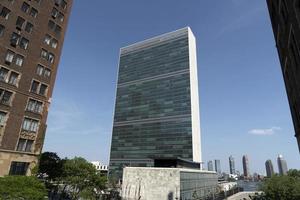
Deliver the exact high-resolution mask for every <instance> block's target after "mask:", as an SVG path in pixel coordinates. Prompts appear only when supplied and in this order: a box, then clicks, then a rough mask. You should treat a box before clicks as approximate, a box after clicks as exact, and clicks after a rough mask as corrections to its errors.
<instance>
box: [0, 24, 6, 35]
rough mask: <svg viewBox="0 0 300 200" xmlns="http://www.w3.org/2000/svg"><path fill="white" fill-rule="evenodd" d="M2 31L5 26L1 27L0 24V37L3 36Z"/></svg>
mask: <svg viewBox="0 0 300 200" xmlns="http://www.w3.org/2000/svg"><path fill="white" fill-rule="evenodd" d="M4 29H5V26H3V25H2V24H0V37H2V36H3V33H4Z"/></svg>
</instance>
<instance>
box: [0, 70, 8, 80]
mask: <svg viewBox="0 0 300 200" xmlns="http://www.w3.org/2000/svg"><path fill="white" fill-rule="evenodd" d="M8 72H9V70H8V69H5V68H3V67H1V68H0V81H6V79H7V76H8Z"/></svg>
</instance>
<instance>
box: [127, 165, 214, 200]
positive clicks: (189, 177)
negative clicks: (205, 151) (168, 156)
mask: <svg viewBox="0 0 300 200" xmlns="http://www.w3.org/2000/svg"><path fill="white" fill-rule="evenodd" d="M217 181H218V177H217V174H216V173H215V172H211V171H202V170H195V169H184V168H151V167H125V168H124V169H123V184H122V193H121V194H122V199H123V200H136V199H139V200H175V199H177V200H179V199H181V200H191V199H193V198H195V197H202V198H203V197H209V196H210V197H213V196H214V195H215V193H216V191H217Z"/></svg>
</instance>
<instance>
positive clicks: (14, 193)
mask: <svg viewBox="0 0 300 200" xmlns="http://www.w3.org/2000/svg"><path fill="white" fill-rule="evenodd" d="M46 196H47V190H46V188H45V185H44V184H43V183H42V182H40V181H39V180H38V179H37V178H35V177H30V176H5V177H2V178H0V199H3V200H4V199H22V200H39V199H45V197H46Z"/></svg>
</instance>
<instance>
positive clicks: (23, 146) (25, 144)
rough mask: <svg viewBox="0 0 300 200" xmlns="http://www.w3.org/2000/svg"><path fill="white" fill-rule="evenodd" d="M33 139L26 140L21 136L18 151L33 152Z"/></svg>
mask: <svg viewBox="0 0 300 200" xmlns="http://www.w3.org/2000/svg"><path fill="white" fill-rule="evenodd" d="M32 144H33V140H25V139H22V138H20V139H19V142H18V146H17V151H25V152H31V147H32Z"/></svg>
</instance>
